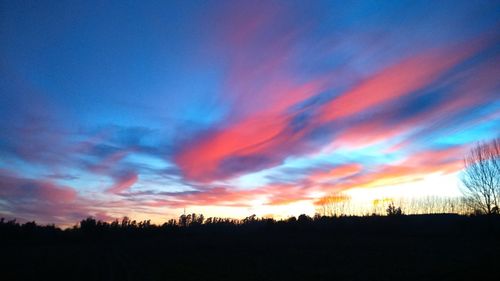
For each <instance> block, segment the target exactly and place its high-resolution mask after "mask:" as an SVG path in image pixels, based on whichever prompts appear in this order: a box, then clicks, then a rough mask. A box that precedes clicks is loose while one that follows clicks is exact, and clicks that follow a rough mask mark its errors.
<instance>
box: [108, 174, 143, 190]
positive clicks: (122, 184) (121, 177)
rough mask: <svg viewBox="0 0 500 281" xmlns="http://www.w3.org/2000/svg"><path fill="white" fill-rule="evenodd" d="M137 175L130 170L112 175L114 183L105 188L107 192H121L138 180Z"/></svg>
mask: <svg viewBox="0 0 500 281" xmlns="http://www.w3.org/2000/svg"><path fill="white" fill-rule="evenodd" d="M138 178H139V177H138V175H137V173H135V172H132V171H126V172H122V173H119V174H117V175H115V176H114V179H115V183H114V184H113V186H111V187H110V188H108V189H107V192H109V193H122V192H123V191H125V190H128V189H129V188H130V187H132V186H133V185H134V184H135V183H136V182H137V180H138Z"/></svg>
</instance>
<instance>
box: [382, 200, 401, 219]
mask: <svg viewBox="0 0 500 281" xmlns="http://www.w3.org/2000/svg"><path fill="white" fill-rule="evenodd" d="M386 211H387V215H388V216H401V215H403V211H402V210H401V207H396V206H394V203H391V204H389V206H388V207H387V210H386Z"/></svg>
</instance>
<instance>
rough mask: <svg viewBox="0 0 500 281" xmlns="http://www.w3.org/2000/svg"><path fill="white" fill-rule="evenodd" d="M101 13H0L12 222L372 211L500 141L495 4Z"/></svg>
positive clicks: (324, 4)
mask: <svg viewBox="0 0 500 281" xmlns="http://www.w3.org/2000/svg"><path fill="white" fill-rule="evenodd" d="M91 2H92V1H89V2H87V1H81V2H78V3H70V2H68V3H59V1H54V2H47V3H38V2H33V3H29V4H28V3H27V2H23V1H8V2H3V3H2V8H1V12H0V38H2V40H1V41H2V44H1V47H0V56H1V58H0V59H1V62H0V217H6V218H17V219H18V220H21V221H28V220H36V221H37V222H41V223H55V224H58V225H71V224H74V223H76V222H77V221H79V220H80V219H82V218H85V217H87V216H94V217H97V218H99V219H102V220H106V221H110V220H113V219H116V218H121V217H124V216H128V217H131V218H134V219H138V220H141V219H151V220H152V221H153V222H158V223H160V222H163V221H165V220H167V219H169V218H174V217H178V216H179V215H180V214H182V213H183V212H185V211H187V212H196V213H203V214H204V215H205V216H206V217H209V216H218V217H232V218H243V217H247V216H250V215H252V214H256V215H257V216H260V217H273V218H277V219H280V218H287V217H290V216H298V215H300V214H308V215H314V213H315V212H316V210H317V208H318V202H319V201H318V200H320V199H321V198H323V197H325V196H328V195H332V194H342V195H345V196H348V197H349V198H350V200H351V201H352V202H354V203H356V202H357V203H359V206H365V207H360V209H359V210H361V211H360V212H368V211H367V210H370V208H373V204H374V202H375V200H384V198H393V199H394V198H419V197H426V196H439V197H452V198H453V197H457V196H459V195H460V191H459V185H460V183H459V181H458V175H459V173H460V170H461V169H462V168H463V157H464V155H465V154H466V153H467V151H468V150H469V149H470V148H471V147H472V146H473V145H474V144H475V143H477V142H479V141H488V140H491V139H493V138H496V137H499V136H500V79H499V77H500V17H499V11H500V7H499V5H498V1H360V2H358V1H352V2H351V1H262V2H257V1H178V2H176V1H164V2H160V4H161V5H152V4H151V3H149V4H144V3H141V1H137V2H131V3H127V4H125V3H120V2H119V3H120V4H117V5H111V4H110V3H108V2H106V1H105V2H103V3H100V4H99V5H97V6H96V5H95V3H94V4H92V3H91ZM377 202H378V201H377ZM366 206H368V207H366Z"/></svg>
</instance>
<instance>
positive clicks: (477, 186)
mask: <svg viewBox="0 0 500 281" xmlns="http://www.w3.org/2000/svg"><path fill="white" fill-rule="evenodd" d="M464 164H465V169H464V171H463V173H462V176H461V180H462V183H463V188H462V193H463V194H464V198H465V202H466V204H467V205H468V206H469V207H470V208H472V210H474V211H475V212H479V213H483V214H495V213H498V210H499V207H500V138H497V139H494V140H493V141H491V142H488V143H481V144H478V145H476V146H475V147H474V148H472V149H471V151H470V152H469V154H468V155H467V156H466V157H465V159H464Z"/></svg>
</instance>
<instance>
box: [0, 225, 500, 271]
mask: <svg viewBox="0 0 500 281" xmlns="http://www.w3.org/2000/svg"><path fill="white" fill-rule="evenodd" d="M499 237H500V217H498V216H491V217H486V216H484V217H465V216H458V215H432V216H431V215H426V216H398V217H377V216H374V217H359V218H358V217H344V218H317V219H315V220H311V219H303V220H299V221H289V222H275V221H272V220H261V221H253V222H250V223H246V224H240V225H234V224H231V223H223V222H220V223H214V224H208V225H206V224H204V225H194V226H190V227H178V226H172V225H164V226H161V227H156V226H145V227H142V228H131V227H125V228H122V227H118V228H109V227H108V228H99V227H94V226H92V227H85V228H79V229H73V230H67V231H60V230H58V229H53V228H50V227H49V228H42V227H37V226H33V225H28V226H24V227H20V226H17V227H15V226H12V225H10V226H9V225H8V224H6V223H3V224H1V228H0V238H1V243H2V251H1V258H2V261H1V269H0V270H1V276H0V279H1V280H4V281H9V280H500V279H499V276H500V255H499V253H500V239H499Z"/></svg>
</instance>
